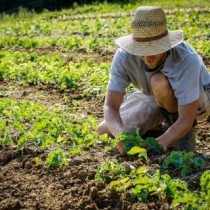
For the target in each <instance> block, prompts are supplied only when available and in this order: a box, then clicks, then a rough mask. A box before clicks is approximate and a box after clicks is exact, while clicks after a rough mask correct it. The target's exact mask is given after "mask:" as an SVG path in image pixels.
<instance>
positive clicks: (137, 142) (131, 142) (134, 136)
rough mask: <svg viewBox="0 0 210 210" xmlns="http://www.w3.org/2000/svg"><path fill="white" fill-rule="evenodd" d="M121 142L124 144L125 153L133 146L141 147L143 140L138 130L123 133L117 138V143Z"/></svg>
mask: <svg viewBox="0 0 210 210" xmlns="http://www.w3.org/2000/svg"><path fill="white" fill-rule="evenodd" d="M119 141H122V142H123V143H124V147H125V151H126V153H127V152H128V151H129V150H130V149H131V148H132V147H134V146H137V147H141V145H142V144H143V139H142V138H141V136H140V134H139V129H136V130H135V131H134V132H123V133H121V134H120V135H119V136H118V137H117V142H119Z"/></svg>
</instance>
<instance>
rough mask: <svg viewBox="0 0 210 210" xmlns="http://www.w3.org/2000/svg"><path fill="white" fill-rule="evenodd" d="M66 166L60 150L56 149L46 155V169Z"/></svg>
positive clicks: (65, 160)
mask: <svg viewBox="0 0 210 210" xmlns="http://www.w3.org/2000/svg"><path fill="white" fill-rule="evenodd" d="M66 164H67V158H66V155H65V153H64V151H63V150H62V149H57V150H55V151H52V152H50V153H49V154H48V156H47V159H46V165H47V168H48V169H51V168H53V167H58V166H65V165H66Z"/></svg>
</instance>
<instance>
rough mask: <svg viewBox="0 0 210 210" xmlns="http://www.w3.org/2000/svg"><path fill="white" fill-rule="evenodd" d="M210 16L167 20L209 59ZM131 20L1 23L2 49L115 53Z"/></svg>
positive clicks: (193, 14)
mask: <svg viewBox="0 0 210 210" xmlns="http://www.w3.org/2000/svg"><path fill="white" fill-rule="evenodd" d="M208 19H209V14H208V13H198V12H190V13H184V12H177V13H174V14H170V15H169V18H168V25H169V28H170V29H172V30H174V29H183V31H184V34H185V39H186V40H187V41H189V42H190V43H191V44H192V45H194V47H195V48H196V49H197V50H198V52H199V53H201V54H202V55H203V56H205V57H209V55H210V48H209V44H208V42H209V36H210V34H209V31H208V28H209V22H208ZM130 20H131V17H127V16H123V17H120V18H114V17H109V18H102V19H101V18H94V19H85V20H81V19H77V20H58V19H44V18H43V19H41V18H40V19H32V20H31V19H27V20H11V22H7V21H6V22H2V23H1V30H0V35H1V40H0V47H1V48H4V49H8V48H12V47H22V48H33V49H35V48H46V47H49V46H54V47H59V48H60V49H61V50H71V51H74V50H77V49H81V48H85V49H86V51H88V52H94V51H97V49H103V48H106V49H109V50H113V40H114V39H115V38H116V37H119V36H122V35H125V34H128V33H130V30H131V29H130Z"/></svg>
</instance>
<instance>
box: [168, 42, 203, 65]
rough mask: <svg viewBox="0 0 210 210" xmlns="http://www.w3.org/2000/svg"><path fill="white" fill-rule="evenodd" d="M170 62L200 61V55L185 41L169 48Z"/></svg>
mask: <svg viewBox="0 0 210 210" xmlns="http://www.w3.org/2000/svg"><path fill="white" fill-rule="evenodd" d="M170 53H171V56H172V60H171V61H172V62H173V63H176V64H183V62H184V63H185V62H187V63H188V62H190V63H196V62H199V63H200V64H201V63H202V59H201V57H200V56H199V55H198V53H197V52H196V50H195V49H194V48H193V47H192V46H191V45H190V44H189V43H187V42H183V43H181V44H179V45H177V46H176V47H174V48H172V49H171V52H170Z"/></svg>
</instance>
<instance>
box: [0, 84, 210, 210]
mask: <svg viewBox="0 0 210 210" xmlns="http://www.w3.org/2000/svg"><path fill="white" fill-rule="evenodd" d="M0 91H1V94H2V93H3V94H2V95H1V96H0V97H9V98H12V99H16V100H30V101H36V102H39V103H41V104H42V105H44V106H45V107H48V108H49V109H51V108H52V105H53V104H55V103H57V104H65V105H69V106H71V101H72V99H77V100H81V101H82V103H80V104H81V106H80V107H77V109H78V113H84V114H86V115H89V114H91V115H93V116H94V117H96V118H98V119H102V105H103V98H101V97H99V98H91V99H85V98H80V97H78V94H77V93H74V94H69V92H68V91H66V92H65V91H64V92H60V91H59V90H56V89H54V88H53V87H49V86H24V87H23V86H20V85H18V84H13V85H12V86H11V84H10V85H8V83H6V82H1V83H0ZM64 98H65V100H64ZM196 138H197V145H196V151H197V153H198V154H199V155H201V156H202V157H203V158H204V159H205V161H206V165H205V170H206V169H210V143H209V141H210V123H209V122H208V120H204V121H201V122H198V125H197V127H196ZM105 146H106V145H104V144H102V143H101V144H98V145H97V146H96V147H93V148H90V149H87V150H85V151H84V153H83V155H80V156H74V157H72V158H71V159H70V160H69V163H68V165H67V166H65V167H63V168H57V169H54V170H47V169H46V168H45V166H44V164H43V163H42V162H41V163H40V164H38V165H37V164H35V162H34V157H36V156H39V157H41V159H42V160H44V159H45V158H46V155H47V154H46V151H44V150H41V149H38V148H37V147H34V146H33V145H26V146H25V148H24V149H23V151H19V150H18V149H17V148H16V147H10V148H9V147H0V210H14V209H22V210H26V209H27V210H35V209H36V210H38V209H40V210H41V209H42V210H46V209H48V210H57V209H61V210H102V209H103V210H140V209H141V210H152V209H154V210H160V209H162V210H164V209H165V210H166V209H169V203H168V202H169V201H168V202H167V201H166V202H165V203H160V202H159V201H158V200H157V199H154V201H152V202H150V203H146V204H144V203H141V202H137V201H136V200H134V199H132V198H131V197H130V195H129V194H128V193H121V194H118V193H116V192H115V191H111V190H110V189H108V187H107V184H105V183H103V182H100V181H95V180H94V176H95V174H96V170H97V167H98V166H99V165H100V164H101V163H103V162H104V161H105V160H107V159H111V158H113V159H117V160H118V161H119V162H120V163H123V164H125V165H135V166H138V165H139V164H140V163H139V162H138V161H137V160H134V159H132V160H131V159H129V157H123V156H121V155H119V153H118V152H117V150H113V151H106V150H105ZM165 155H166V154H163V155H159V156H157V155H156V156H155V155H154V156H152V157H151V160H152V161H151V163H150V166H151V168H153V169H156V168H159V165H160V163H161V161H162V160H163V159H164V158H165ZM202 172H203V171H199V172H196V173H194V174H193V175H190V176H185V177H181V179H183V180H185V181H187V183H188V185H189V188H190V189H193V190H199V179H200V176H201V174H202ZM168 173H169V174H170V175H171V176H172V177H174V178H177V177H178V178H180V175H179V174H176V173H175V172H174V171H170V170H169V171H168Z"/></svg>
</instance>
